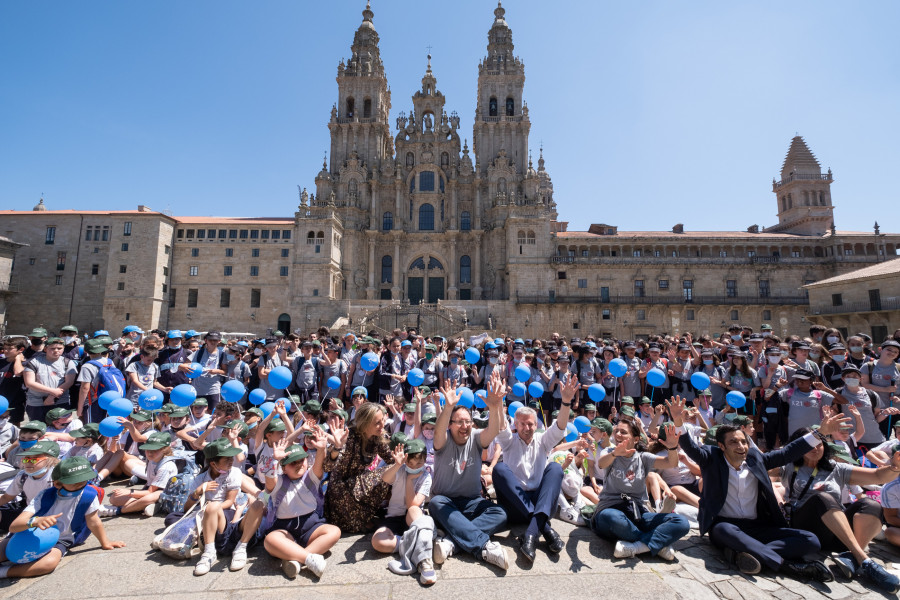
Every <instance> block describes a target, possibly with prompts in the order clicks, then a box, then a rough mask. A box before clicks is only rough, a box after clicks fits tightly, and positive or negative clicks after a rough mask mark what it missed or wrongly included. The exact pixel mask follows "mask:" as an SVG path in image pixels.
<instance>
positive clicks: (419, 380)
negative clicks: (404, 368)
mask: <svg viewBox="0 0 900 600" xmlns="http://www.w3.org/2000/svg"><path fill="white" fill-rule="evenodd" d="M406 382H407V383H408V384H409V385H411V386H413V387H419V386H420V385H422V384H423V383H425V373H423V372H422V369H411V370H410V371H409V373H407V374H406Z"/></svg>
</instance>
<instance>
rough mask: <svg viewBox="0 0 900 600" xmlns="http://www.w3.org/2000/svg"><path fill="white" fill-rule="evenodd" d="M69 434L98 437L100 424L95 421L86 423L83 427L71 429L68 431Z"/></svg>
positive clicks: (75, 436) (79, 436) (97, 438)
mask: <svg viewBox="0 0 900 600" xmlns="http://www.w3.org/2000/svg"><path fill="white" fill-rule="evenodd" d="M69 435H70V436H72V437H73V438H86V437H89V438H91V439H94V440H99V439H100V426H99V425H97V424H96V423H87V424H85V425H84V427H81V428H80V429H73V430H72V431H70V432H69Z"/></svg>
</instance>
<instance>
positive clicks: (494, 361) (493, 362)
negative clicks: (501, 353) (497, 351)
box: [489, 356, 500, 365]
mask: <svg viewBox="0 0 900 600" xmlns="http://www.w3.org/2000/svg"><path fill="white" fill-rule="evenodd" d="M489 360H490V361H491V364H492V365H496V364H497V363H498V362H500V359H499V358H497V357H496V356H492V357H491V358H490V359H489Z"/></svg>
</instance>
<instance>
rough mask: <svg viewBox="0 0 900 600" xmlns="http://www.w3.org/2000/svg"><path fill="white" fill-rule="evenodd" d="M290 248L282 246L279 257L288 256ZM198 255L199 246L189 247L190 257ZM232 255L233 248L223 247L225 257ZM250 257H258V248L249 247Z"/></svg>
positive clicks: (231, 256)
mask: <svg viewBox="0 0 900 600" xmlns="http://www.w3.org/2000/svg"><path fill="white" fill-rule="evenodd" d="M290 252H291V251H290V249H288V248H282V249H281V258H288V257H289V256H290ZM199 256H200V248H191V258H197V257H199ZM233 257H234V248H225V258H233ZM250 258H259V248H251V249H250Z"/></svg>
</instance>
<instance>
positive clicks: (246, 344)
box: [237, 340, 250, 348]
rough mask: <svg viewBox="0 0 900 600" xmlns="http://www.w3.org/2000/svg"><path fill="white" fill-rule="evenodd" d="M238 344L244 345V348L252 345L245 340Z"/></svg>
mask: <svg viewBox="0 0 900 600" xmlns="http://www.w3.org/2000/svg"><path fill="white" fill-rule="evenodd" d="M237 345H238V346H243V347H244V348H247V347H249V346H250V344H248V343H247V342H245V341H244V340H241V341H239V342H238V343H237Z"/></svg>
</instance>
